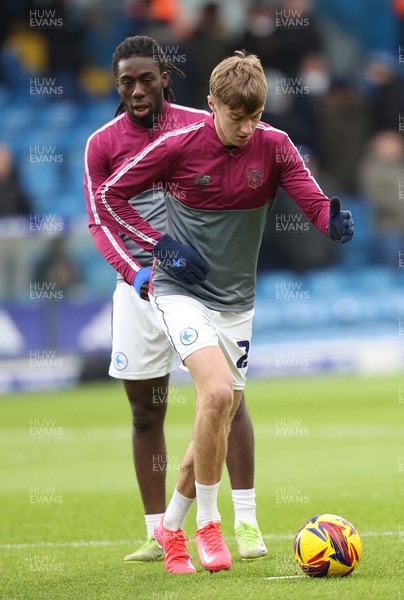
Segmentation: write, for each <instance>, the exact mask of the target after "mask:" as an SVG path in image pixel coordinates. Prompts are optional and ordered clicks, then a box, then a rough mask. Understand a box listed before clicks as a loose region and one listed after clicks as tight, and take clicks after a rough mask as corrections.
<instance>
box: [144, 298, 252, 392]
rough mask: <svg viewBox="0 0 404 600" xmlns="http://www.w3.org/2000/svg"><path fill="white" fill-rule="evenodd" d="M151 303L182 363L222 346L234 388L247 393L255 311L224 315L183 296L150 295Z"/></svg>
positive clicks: (225, 313)
mask: <svg viewBox="0 0 404 600" xmlns="http://www.w3.org/2000/svg"><path fill="white" fill-rule="evenodd" d="M150 303H151V304H152V306H153V307H154V309H155V312H156V315H157V317H158V319H159V321H160V323H161V326H162V328H164V331H165V332H166V334H167V336H168V338H169V339H170V341H171V344H172V345H173V347H174V349H175V351H176V352H177V354H178V355H179V357H180V358H181V360H182V361H184V360H185V359H186V358H187V356H189V355H190V354H192V353H193V352H195V351H196V350H200V349H201V348H206V347H208V346H219V347H220V348H221V349H222V351H223V353H224V355H225V357H226V359H227V362H228V364H229V367H230V370H231V373H232V377H233V388H234V389H235V390H243V389H244V387H245V382H246V377H247V368H248V353H249V350H250V344H251V334H252V320H253V316H254V309H251V310H248V311H244V312H220V311H216V310H212V309H210V308H207V307H206V306H205V305H204V304H202V303H201V302H199V301H198V300H197V299H196V298H190V297H189V296H181V295H173V296H158V297H153V296H151V295H150Z"/></svg>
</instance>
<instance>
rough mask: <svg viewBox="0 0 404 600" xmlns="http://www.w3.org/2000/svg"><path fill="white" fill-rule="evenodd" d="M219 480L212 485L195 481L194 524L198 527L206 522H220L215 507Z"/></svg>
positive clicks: (203, 525)
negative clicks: (195, 506)
mask: <svg viewBox="0 0 404 600" xmlns="http://www.w3.org/2000/svg"><path fill="white" fill-rule="evenodd" d="M219 486H220V481H219V482H218V483H214V484H213V485H203V484H202V483H197V482H196V481H195V488H196V504H197V513H196V526H197V528H198V529H201V527H205V525H207V524H208V523H211V522H212V521H216V522H218V523H220V521H221V518H220V513H219V510H218V508H217V495H218V492H219Z"/></svg>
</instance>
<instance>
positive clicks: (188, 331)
mask: <svg viewBox="0 0 404 600" xmlns="http://www.w3.org/2000/svg"><path fill="white" fill-rule="evenodd" d="M180 339H181V343H182V344H184V346H189V345H190V344H193V343H194V342H196V340H197V339H198V332H197V331H196V329H194V328H193V327H186V328H185V329H183V330H182V331H181V333H180Z"/></svg>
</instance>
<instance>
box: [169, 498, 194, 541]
mask: <svg viewBox="0 0 404 600" xmlns="http://www.w3.org/2000/svg"><path fill="white" fill-rule="evenodd" d="M193 501H194V498H186V497H185V496H183V495H182V494H180V492H179V491H178V490H177V488H175V489H174V493H173V495H172V498H171V500H170V503H169V505H168V506H167V510H166V512H165V515H164V521H163V525H164V527H165V528H166V529H170V530H171V531H177V529H184V525H185V519H186V518H187V514H188V512H189V509H190V508H191V506H192V503H193Z"/></svg>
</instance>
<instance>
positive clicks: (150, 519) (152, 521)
mask: <svg viewBox="0 0 404 600" xmlns="http://www.w3.org/2000/svg"><path fill="white" fill-rule="evenodd" d="M162 514H163V513H158V514H155V515H145V516H144V520H145V521H146V529H147V537H148V538H149V537H154V526H155V525H157V523H158V521H159V520H160V517H161V515H162Z"/></svg>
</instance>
